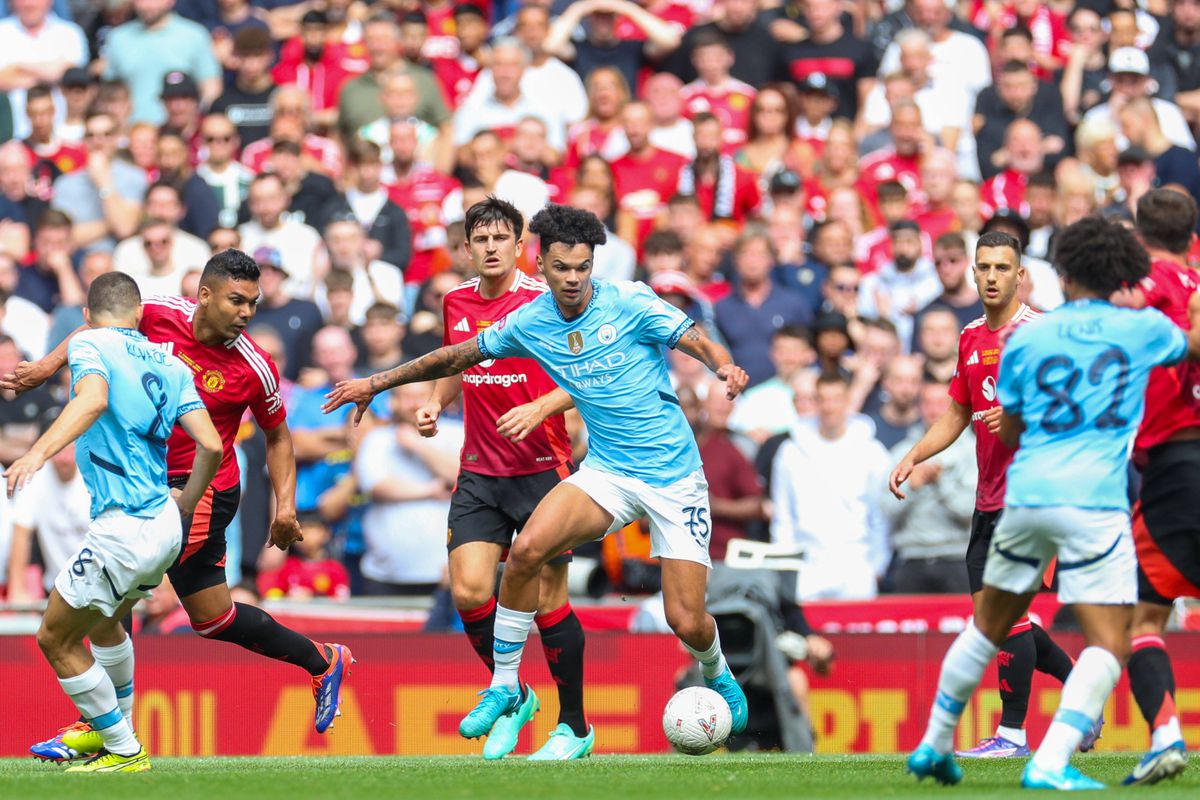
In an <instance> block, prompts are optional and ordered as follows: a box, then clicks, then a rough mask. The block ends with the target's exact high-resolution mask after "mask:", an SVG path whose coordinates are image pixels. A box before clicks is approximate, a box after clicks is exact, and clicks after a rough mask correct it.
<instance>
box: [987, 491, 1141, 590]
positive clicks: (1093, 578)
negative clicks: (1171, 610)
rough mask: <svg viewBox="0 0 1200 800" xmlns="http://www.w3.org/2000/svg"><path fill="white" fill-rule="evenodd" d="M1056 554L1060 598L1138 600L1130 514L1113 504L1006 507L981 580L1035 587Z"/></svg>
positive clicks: (1010, 586)
mask: <svg viewBox="0 0 1200 800" xmlns="http://www.w3.org/2000/svg"><path fill="white" fill-rule="evenodd" d="M1055 557H1057V558H1058V564H1057V566H1056V567H1055V570H1054V574H1055V576H1056V577H1057V579H1058V599H1059V600H1060V601H1062V602H1063V603H1068V604H1069V603H1089V604H1095V605H1132V604H1133V603H1136V602H1137V554H1136V552H1135V550H1134V546H1133V534H1132V532H1131V530H1130V526H1129V513H1128V512H1126V511H1115V510H1111V509H1093V508H1076V507H1074V506H1047V507H1044V508H1032V507H1029V508H1008V509H1005V510H1004V514H1003V515H1002V516H1001V517H1000V523H999V524H998V525H997V526H996V532H995V534H993V535H992V545H991V548H990V549H989V550H988V557H987V565H986V566H985V567H984V570H983V582H984V584H985V585H987V586H994V587H995V588H997V589H1002V590H1004V591H1006V592H1012V593H1014V594H1024V593H1025V592H1032V591H1035V590H1036V589H1037V588H1038V586H1040V585H1041V582H1042V575H1043V574H1044V573H1045V572H1046V568H1047V567H1048V566H1049V565H1050V560H1051V559H1053V558H1055Z"/></svg>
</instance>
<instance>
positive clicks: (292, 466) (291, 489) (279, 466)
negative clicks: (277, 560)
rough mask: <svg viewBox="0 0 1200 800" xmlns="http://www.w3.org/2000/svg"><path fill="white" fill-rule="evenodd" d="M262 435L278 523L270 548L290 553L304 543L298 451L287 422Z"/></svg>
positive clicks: (273, 525) (273, 528)
mask: <svg viewBox="0 0 1200 800" xmlns="http://www.w3.org/2000/svg"><path fill="white" fill-rule="evenodd" d="M263 433H264V434H265V435H266V437H267V477H268V478H269V479H270V481H271V489H272V490H273V491H274V493H275V519H273V520H272V521H271V531H270V536H271V538H270V542H269V543H268V544H269V545H274V546H275V547H278V548H279V549H280V550H287V549H288V548H289V547H291V546H292V544H293V543H294V542H299V541H303V540H304V536H303V535H302V534H301V533H300V523H299V521H297V519H296V451H295V448H293V447H292V433H291V431H290V430H288V424H287V422H286V421H284V422H281V423H279V424H278V425H276V426H275V427H274V428H271V430H269V431H263Z"/></svg>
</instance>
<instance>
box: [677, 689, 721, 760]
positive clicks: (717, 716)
mask: <svg viewBox="0 0 1200 800" xmlns="http://www.w3.org/2000/svg"><path fill="white" fill-rule="evenodd" d="M732 725H733V713H732V712H730V710H729V704H728V703H726V702H725V698H723V697H721V695H719V694H717V693H716V692H714V691H713V690H712V689H705V688H704V687H702V686H689V687H688V688H686V689H682V690H680V691H678V692H676V693H675V696H674V697H672V698H671V699H670V700H668V701H667V707H666V708H664V709H663V733H664V734H666V736H667V741H668V742H670V743H671V746H672V747H674V748H675V749H676V750H678V751H679V752H681V753H683V754H684V755H685V756H702V755H705V754H707V753H711V752H712V751H713V750H716V749H717V748H718V747H720V746H721V745H723V744H725V740H726V739H728V738H729V729H730V727H731V726H732Z"/></svg>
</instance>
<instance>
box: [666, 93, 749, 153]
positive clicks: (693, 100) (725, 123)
mask: <svg viewBox="0 0 1200 800" xmlns="http://www.w3.org/2000/svg"><path fill="white" fill-rule="evenodd" d="M757 94H758V90H757V89H755V88H754V87H753V86H751V85H750V84H748V83H742V82H741V81H739V80H736V79H734V78H730V79H729V80H728V81H726V83H725V85H723V86H709V85H708V84H707V83H704V82H703V81H700V80H695V81H692V82H691V83H689V84H687V85H686V86H684V87H683V88H682V89H680V90H679V96H680V97H682V98H683V115H684V116H685V117H687V118H688V119H691V118H692V117H694V116H696V115H697V114H699V113H701V112H703V111H707V112H708V113H710V114H712V115H713V116H715V117H716V118H717V119H719V120H721V131H722V133H721V135H722V136H723V137H724V139H725V146H726V147H727V148H736V147H738V146H740V145H741V144H743V143H744V142H745V141H746V136H747V132H748V131H749V130H750V106H751V105H752V104H753V103H754V98H755V96H756V95H757Z"/></svg>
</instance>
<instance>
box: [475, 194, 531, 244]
mask: <svg viewBox="0 0 1200 800" xmlns="http://www.w3.org/2000/svg"><path fill="white" fill-rule="evenodd" d="M489 225H507V226H508V227H509V228H510V229H511V230H512V233H513V236H514V237H515V238H517V239H520V238H521V234H523V233H524V232H525V217H524V216H522V215H521V212H520V211H518V210H517V207H516V206H514V205H513V204H512V203H510V202H508V201H507V200H501V199H500V198H499V197H496V195H494V194H489V195H488V196H487V197H486V198H484V199H483V200H480V201H479V202H478V203H476V204H475V205H473V206H471V207H470V208H468V209H467V216H466V222H465V228H466V234H467V238H468V239H470V238H471V234H472V233H474V232H475V229H476V228H486V227H487V226H489Z"/></svg>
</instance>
